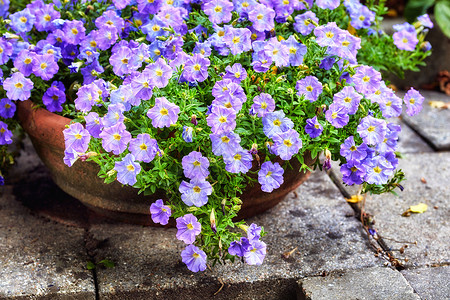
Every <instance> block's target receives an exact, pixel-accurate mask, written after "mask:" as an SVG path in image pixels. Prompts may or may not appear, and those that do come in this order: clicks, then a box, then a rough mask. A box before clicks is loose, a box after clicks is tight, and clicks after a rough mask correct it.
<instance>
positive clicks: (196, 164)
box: [192, 160, 201, 167]
mask: <svg viewBox="0 0 450 300" xmlns="http://www.w3.org/2000/svg"><path fill="white" fill-rule="evenodd" d="M192 164H193V165H194V166H196V167H198V166H201V163H200V162H199V161H198V160H196V161H194V162H193V163H192Z"/></svg>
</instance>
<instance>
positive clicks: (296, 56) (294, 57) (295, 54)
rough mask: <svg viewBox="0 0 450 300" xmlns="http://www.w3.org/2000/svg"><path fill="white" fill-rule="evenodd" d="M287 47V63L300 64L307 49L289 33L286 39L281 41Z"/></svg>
mask: <svg viewBox="0 0 450 300" xmlns="http://www.w3.org/2000/svg"><path fill="white" fill-rule="evenodd" d="M281 44H283V45H285V46H287V47H288V49H289V65H290V66H300V65H301V64H302V63H303V56H304V55H305V54H306V52H307V51H308V49H307V48H306V46H305V45H303V44H302V43H299V42H297V40H296V38H295V37H294V36H293V35H291V36H290V37H289V38H288V39H287V40H283V41H281Z"/></svg>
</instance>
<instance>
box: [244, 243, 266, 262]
mask: <svg viewBox="0 0 450 300" xmlns="http://www.w3.org/2000/svg"><path fill="white" fill-rule="evenodd" d="M266 247H267V246H266V244H265V243H264V242H262V241H256V240H255V241H250V247H249V248H248V251H247V252H245V254H244V259H245V262H246V263H247V264H249V265H261V264H262V263H263V261H264V258H265V257H266Z"/></svg>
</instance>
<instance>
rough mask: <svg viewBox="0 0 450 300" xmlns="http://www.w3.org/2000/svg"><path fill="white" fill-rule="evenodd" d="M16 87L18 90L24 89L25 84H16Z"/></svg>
mask: <svg viewBox="0 0 450 300" xmlns="http://www.w3.org/2000/svg"><path fill="white" fill-rule="evenodd" d="M14 86H15V87H16V88H18V89H21V88H23V84H22V83H21V82H18V83H16V84H15V85H14Z"/></svg>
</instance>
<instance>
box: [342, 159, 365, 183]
mask: <svg viewBox="0 0 450 300" xmlns="http://www.w3.org/2000/svg"><path fill="white" fill-rule="evenodd" d="M341 173H342V175H343V177H342V181H344V183H345V184H347V185H354V184H362V183H363V182H364V177H365V175H366V169H365V168H364V166H363V165H362V164H361V163H360V162H359V161H357V160H349V161H347V163H346V164H344V165H342V166H341Z"/></svg>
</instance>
